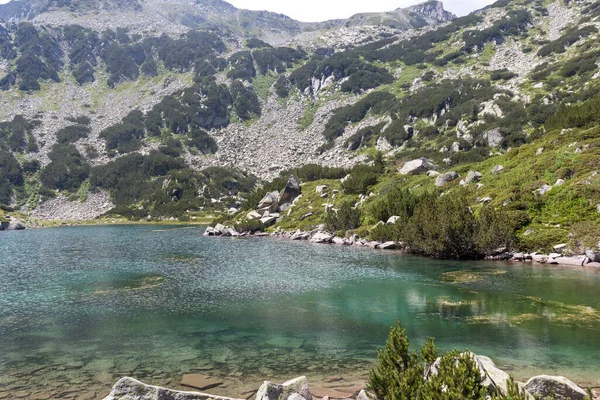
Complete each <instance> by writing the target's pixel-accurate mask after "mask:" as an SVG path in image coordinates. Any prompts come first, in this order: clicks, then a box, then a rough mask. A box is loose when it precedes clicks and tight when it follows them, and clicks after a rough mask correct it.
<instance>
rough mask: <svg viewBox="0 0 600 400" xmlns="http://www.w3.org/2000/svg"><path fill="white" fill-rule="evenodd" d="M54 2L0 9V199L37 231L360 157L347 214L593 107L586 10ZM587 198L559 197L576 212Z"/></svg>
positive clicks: (31, 0) (232, 204)
mask: <svg viewBox="0 0 600 400" xmlns="http://www.w3.org/2000/svg"><path fill="white" fill-rule="evenodd" d="M74 4H75V3H71V2H68V1H51V2H48V1H39V0H23V1H19V2H11V3H8V4H7V5H6V6H0V16H4V17H5V18H6V19H7V22H6V23H4V24H3V25H1V26H0V58H1V60H0V66H1V67H2V70H3V71H4V74H3V76H0V89H2V92H1V93H0V104H2V107H1V108H0V112H1V113H2V116H1V117H2V118H3V119H4V122H2V123H1V124H0V142H1V143H2V145H1V148H2V149H1V150H0V164H1V165H2V166H3V168H2V172H1V175H0V185H1V186H0V203H4V204H6V205H7V206H10V207H8V208H16V209H20V210H21V211H23V212H33V213H37V215H39V216H41V217H44V218H67V217H69V218H71V217H76V216H77V213H72V212H71V213H70V212H69V211H68V210H73V209H77V207H79V204H80V202H81V201H86V200H89V199H92V200H93V199H102V201H99V200H98V201H92V202H90V203H89V204H90V207H91V208H97V213H95V214H94V213H86V214H85V216H86V217H88V218H89V217H93V216H95V215H100V214H102V213H104V212H106V210H108V209H111V208H112V207H115V208H113V209H112V211H111V212H112V213H115V214H119V215H123V216H126V217H128V218H135V219H139V218H144V219H146V218H150V219H161V218H169V217H176V218H182V219H186V218H188V217H189V216H190V215H193V213H194V212H197V211H200V210H205V211H206V210H213V209H231V212H233V211H234V209H239V208H240V207H241V206H242V203H244V200H245V199H246V198H248V197H251V198H254V197H256V196H258V194H259V192H255V193H254V194H252V192H253V190H254V187H255V184H256V183H257V182H258V181H260V180H263V181H265V180H266V181H268V180H272V179H274V178H277V177H278V176H279V175H280V173H282V172H283V173H284V175H285V174H287V172H286V171H289V170H290V169H294V168H299V167H301V166H303V165H309V164H318V165H320V166H324V167H329V168H333V170H334V171H337V172H336V173H333V176H337V175H339V174H340V173H344V175H343V176H345V175H346V174H347V173H350V175H351V176H352V172H351V171H352V168H354V166H358V167H356V168H359V169H360V168H372V166H371V167H366V166H364V165H367V164H369V163H371V164H372V162H373V160H374V159H377V160H380V162H382V163H383V165H384V168H383V169H379V170H378V172H377V171H375V172H374V171H371V173H372V174H371V175H373V174H374V175H376V176H375V177H373V176H369V177H368V179H366V180H365V182H364V185H363V183H361V184H360V185H359V186H361V188H360V190H350V191H349V192H348V193H344V195H345V196H338V198H341V197H344V198H346V197H347V199H348V200H349V199H354V201H355V203H356V202H359V201H360V199H359V197H358V196H359V195H368V194H369V193H370V192H371V191H372V190H375V189H377V188H379V186H378V185H381V184H382V183H383V182H396V181H397V179H396V173H397V172H396V171H397V170H398V169H399V168H402V165H403V164H404V163H406V162H407V161H411V160H414V159H418V158H421V157H424V158H426V159H427V162H429V163H431V164H433V165H436V166H437V168H438V170H439V171H440V172H441V173H444V172H446V171H445V170H447V171H455V172H457V173H459V175H460V174H461V173H460V171H462V170H463V169H470V168H473V169H474V168H479V165H480V164H481V163H487V162H489V161H488V160H490V157H505V156H508V155H510V154H513V153H514V152H519V151H520V150H519V149H521V148H522V147H523V146H529V147H527V148H532V147H531V146H536V145H537V144H536V143H546V141H547V140H548V138H550V137H554V136H552V135H555V134H556V132H555V131H556V130H561V129H575V130H577V129H588V128H592V127H593V126H594V124H595V123H596V122H597V121H596V120H594V119H593V118H591V117H590V116H589V115H587V114H586V115H587V116H583V117H581V120H577V121H573V122H568V123H566V122H564V118H571V114H577V113H579V111H578V110H579V109H577V108H572V107H577V104H582V105H581V106H580V107H581V108H582V110H587V109H590V108H591V109H592V110H593V111H592V114H593V112H595V111H594V110H597V109H596V108H594V107H595V105H594V104H596V103H594V101H596V100H595V99H596V98H597V93H598V85H597V79H598V76H599V72H598V59H599V57H598V55H599V54H600V45H598V26H599V25H600V2H593V1H570V2H563V1H562V0H560V1H556V2H550V1H542V0H525V1H521V0H515V1H506V0H501V1H499V2H497V3H495V4H493V5H492V6H490V7H488V8H486V9H484V10H481V11H479V12H477V13H474V14H471V15H469V16H466V17H462V18H453V16H452V15H451V14H449V13H447V12H445V11H444V10H443V7H442V6H441V4H440V3H438V2H427V3H424V4H422V5H419V6H415V7H412V8H409V9H405V10H396V11H394V12H390V13H382V14H361V15H357V16H355V17H352V18H350V19H348V20H345V21H329V22H326V23H320V24H305V23H299V22H297V21H293V20H291V19H289V18H287V17H284V16H279V15H276V14H271V13H260V12H258V13H257V12H249V11H244V10H237V9H235V8H234V7H232V6H230V5H228V4H227V3H224V2H221V1H211V2H207V1H202V2H188V1H183V0H181V1H176V0H169V1H168V2H166V1H157V0H146V1H141V0H139V1H118V2H117V1H112V2H108V1H97V0H90V1H85V2H78V3H77V5H74ZM167 6H168V7H167ZM165 10H168V12H166V11H165ZM132 15H135V18H130V17H131V16H132ZM194 15H196V16H197V18H196V17H194V18H196V19H195V20H194V21H195V22H194V21H191V20H186V21H184V20H182V18H183V17H190V18H192V17H193V16H194ZM91 16H93V17H91ZM244 16H245V17H244ZM246 17H247V19H244V18H246ZM145 18H146V19H145ZM194 18H192V19H194ZM126 21H135V22H134V23H131V22H126ZM232 21H233V22H232ZM75 24H78V25H75ZM136 24H137V25H136ZM561 113H562V114H561ZM582 113H583V111H582ZM588 114H589V113H588ZM590 118H591V119H590ZM573 142H576V140H573ZM588 144H589V146H588V147H587V148H584V147H579V146H577V145H574V146H575V148H574V149H578V150H579V152H578V153H574V154H573V155H561V156H560V157H566V158H565V159H564V160H563V158H561V160H562V161H561V162H560V163H557V165H558V164H560V168H565V170H563V171H562V172H561V173H560V174H559V175H560V179H563V180H565V182H567V183H571V181H570V179H574V181H572V182H573V184H574V185H575V182H577V184H579V183H580V182H582V181H584V180H586V179H588V178H586V177H584V176H583V175H581V173H579V171H577V170H576V169H574V168H573V167H572V166H569V165H570V164H569V163H571V162H574V163H576V162H577V160H578V159H579V158H580V157H583V158H585V159H588V158H590V157H591V158H592V159H593V157H594V156H593V154H594V148H595V147H594V145H592V144H590V143H588ZM539 146H540V147H545V148H548V145H543V146H542V145H539ZM524 148H526V147H523V149H524ZM534 153H535V152H534ZM557 154H558V153H557ZM554 155H555V154H554V153H552V154H551V156H554ZM557 157H558V155H557ZM566 160H568V162H567V161H566ZM531 162H532V163H533V161H531ZM498 164H500V163H498ZM586 165H587V164H586ZM588 167H589V165H588ZM309 168H313V167H309ZM569 168H570V169H569ZM586 168H587V167H586ZM590 168H592V169H593V168H594V167H590ZM567 169H569V171H570V172H569V171H567ZM340 171H341V172H340ZM467 172H468V171H467ZM587 172H588V170H587V169H586V173H587ZM590 173H591V172H590ZM328 174H329V173H328ZM553 174H554V172H551V171H541V172H540V173H539V174H536V175H535V176H534V178H535V179H533V178H532V179H531V182H529V183H530V184H531V187H532V189H531V191H530V192H531V193H533V191H535V190H537V189H539V188H542V187H544V186H543V185H549V186H551V185H554V184H555V183H556V182H555V178H556V177H555V175H553ZM313 175H314V174H313ZM313 175H311V176H312V178H315V179H316V178H318V177H319V176H316V177H315V176H313ZM317 175H318V174H317ZM354 175H357V176H358V175H361V176H362V173H355V174H354ZM557 176H558V175H557ZM326 177H327V176H326ZM329 177H330V176H329ZM284 179H285V180H287V177H285V176H284ZM302 179H304V180H306V179H308V177H306V176H305V177H304V178H302ZM337 179H339V178H337ZM556 179H558V178H556ZM553 180H554V181H553ZM588 180H589V179H588ZM313 181H314V179H313ZM399 182H402V181H401V180H400V181H399ZM517 183H518V181H512V180H511V181H510V183H507V185H510V186H507V187H503V188H502V190H503V191H518V190H521V191H522V188H520V187H518V184H517ZM406 184H408V183H406ZM416 185H421V186H427V185H424V183H420V182H419V183H416ZM459 186H460V185H459ZM574 187H576V185H575V186H574ZM336 190H343V188H340V189H336ZM379 190H383V188H379ZM573 190H574V192H573V193H575V192H576V191H577V189H573ZM263 194H264V193H263ZM106 196H110V200H109V201H105V200H106V199H107V198H108V197H106ZM353 196H354V197H353ZM550 196H551V194H550ZM582 196H583V197H582ZM479 197H492V198H494V199H495V198H496V197H497V196H492V195H491V194H488V196H479ZM597 197H598V196H597V194H596V193H595V192H594V191H591V192H590V193H586V194H585V195H582V194H581V193H578V194H577V198H578V200H577V201H579V200H581V201H587V202H588V203H589V205H590V207H591V208H590V209H593V210H594V212H595V207H596V204H598V203H600V198H597ZM258 200H260V199H258ZM258 200H257V201H258ZM473 200H475V198H474V197H473ZM542 200H543V202H544V201H546V199H545V198H544V199H542ZM44 201H52V202H54V203H48V204H56V206H52V207H48V206H47V205H46V206H41V204H43V203H44ZM505 201H506V199H505ZM536 201H537V200H536ZM561 201H562V200H561ZM569 201H572V198H570V200H569ZM100 202H101V203H102V207H98V206H97V204H99V203H100ZM524 203H525V205H524V206H523V207H525V208H527V207H530V206H531V204H533V203H531V202H529V201H524ZM559 203H560V202H559ZM493 204H494V205H497V206H502V205H503V204H504V202H502V203H495V202H494V203H493ZM536 204H537V203H536ZM544 204H545V203H544ZM561 204H562V203H561ZM36 209H37V211H35V210H36ZM52 209H61V210H62V209H64V210H67V211H66V212H65V213H62V212H61V213H55V214H53V213H52V212H51V210H52ZM40 210H43V211H40ZM49 210H50V211H49ZM523 211H526V210H523ZM527 212H529V214H532V213H533V211H531V210H529V211H527ZM317 214H318V213H315V215H317ZM585 215H586V216H587V215H588V214H587V212H586V214H585ZM589 215H592V214H589ZM322 218H325V214H322ZM370 218H371V217H368V218H365V217H364V216H363V220H362V222H361V223H364V224H367V223H371V222H372V221H371V219H370ZM551 219H552V218H549V219H548V220H551ZM309 221H310V219H309ZM312 221H313V223H314V224H316V225H318V224H319V223H322V222H323V219H319V218H316V217H314V218H313V220H312ZM375 222H377V221H375ZM540 223H542V224H545V223H549V222H546V220H540ZM316 225H315V226H316ZM524 226H526V225H523V227H524ZM288 227H291V225H290V224H288ZM565 232H566V234H567V235H568V233H569V232H568V229H566V230H565V229H563V236H562V237H564V235H565Z"/></svg>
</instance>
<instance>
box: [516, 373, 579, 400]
mask: <svg viewBox="0 0 600 400" xmlns="http://www.w3.org/2000/svg"><path fill="white" fill-rule="evenodd" d="M525 389H527V391H528V392H529V393H531V394H532V395H534V396H539V397H540V398H546V397H552V396H555V397H554V398H555V399H556V400H584V399H585V398H587V393H586V392H585V390H583V389H582V388H580V387H579V386H577V385H576V384H574V383H573V382H571V381H570V380H568V379H567V378H565V377H563V376H549V375H539V376H534V377H533V378H531V379H530V380H528V381H527V383H526V384H525Z"/></svg>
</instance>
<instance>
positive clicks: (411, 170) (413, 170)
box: [398, 157, 437, 175]
mask: <svg viewBox="0 0 600 400" xmlns="http://www.w3.org/2000/svg"><path fill="white" fill-rule="evenodd" d="M436 168H437V166H436V165H435V164H433V163H432V162H431V161H429V160H428V159H426V158H424V157H421V158H417V159H416V160H412V161H408V162H406V163H404V165H403V166H402V168H400V170H399V171H398V172H399V173H400V174H401V175H418V174H422V173H424V172H427V171H430V170H432V169H436Z"/></svg>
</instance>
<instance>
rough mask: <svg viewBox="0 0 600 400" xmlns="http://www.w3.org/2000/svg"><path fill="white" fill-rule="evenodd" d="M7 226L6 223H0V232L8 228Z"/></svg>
mask: <svg viewBox="0 0 600 400" xmlns="http://www.w3.org/2000/svg"><path fill="white" fill-rule="evenodd" d="M8 224H9V222H8V221H0V231H4V230H6V228H8Z"/></svg>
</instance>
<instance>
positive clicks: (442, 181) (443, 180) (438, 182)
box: [435, 171, 459, 186]
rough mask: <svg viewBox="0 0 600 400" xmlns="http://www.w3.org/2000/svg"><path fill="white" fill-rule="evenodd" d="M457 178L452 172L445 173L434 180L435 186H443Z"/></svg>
mask: <svg viewBox="0 0 600 400" xmlns="http://www.w3.org/2000/svg"><path fill="white" fill-rule="evenodd" d="M458 178H459V176H458V174H457V173H456V172H454V171H450V172H446V173H445V174H441V175H440V176H438V177H437V178H435V186H444V185H446V184H448V183H450V182H452V181H454V180H456V179H458Z"/></svg>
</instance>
